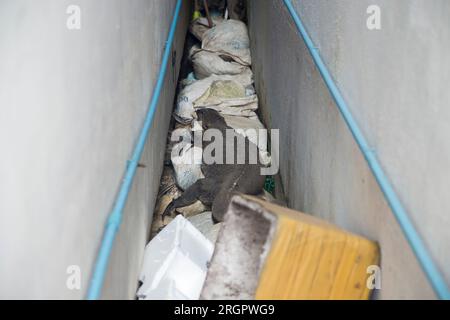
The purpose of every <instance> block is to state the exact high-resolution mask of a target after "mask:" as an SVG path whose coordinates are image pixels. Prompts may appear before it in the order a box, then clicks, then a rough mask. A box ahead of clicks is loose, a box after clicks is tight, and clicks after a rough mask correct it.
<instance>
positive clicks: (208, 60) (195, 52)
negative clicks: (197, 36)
mask: <svg viewBox="0 0 450 320" xmlns="http://www.w3.org/2000/svg"><path fill="white" fill-rule="evenodd" d="M190 58H191V61H192V65H193V67H194V73H195V77H196V78H197V79H204V78H207V77H209V76H211V75H213V74H215V75H227V74H228V75H237V74H240V73H243V72H244V71H246V70H249V67H248V66H245V65H242V64H240V63H238V62H235V61H234V60H231V61H226V59H227V57H223V56H220V54H218V53H216V52H211V51H208V50H203V49H200V48H198V47H196V46H194V47H192V49H191V52H190ZM228 60H229V59H228ZM250 72H251V71H250Z"/></svg>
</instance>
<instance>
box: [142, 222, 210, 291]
mask: <svg viewBox="0 0 450 320" xmlns="http://www.w3.org/2000/svg"><path fill="white" fill-rule="evenodd" d="M213 250H214V246H213V244H212V243H211V242H210V241H209V240H208V239H207V238H206V237H205V236H204V235H203V234H202V233H201V232H200V231H198V230H197V229H196V228H195V227H194V226H193V225H192V224H191V223H190V222H189V221H187V220H186V219H185V218H184V217H183V216H181V215H179V216H177V217H176V218H175V219H174V220H173V221H172V222H171V223H170V224H169V225H168V226H166V227H165V228H164V229H163V230H162V231H161V232H160V233H159V234H158V235H157V236H156V237H155V238H153V240H152V241H150V243H149V244H148V245H147V247H146V248H145V255H144V263H143V266H142V270H141V274H140V276H139V280H140V281H141V282H142V283H143V284H142V286H141V287H140V288H139V290H138V293H137V296H138V298H139V299H140V300H186V299H187V300H197V299H198V298H199V297H200V292H201V290H202V287H203V283H204V281H205V278H206V272H207V268H208V266H207V265H208V262H209V261H210V260H211V257H212V254H213Z"/></svg>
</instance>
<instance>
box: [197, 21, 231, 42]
mask: <svg viewBox="0 0 450 320" xmlns="http://www.w3.org/2000/svg"><path fill="white" fill-rule="evenodd" d="M211 19H212V21H213V24H214V25H215V26H217V25H219V24H220V23H222V22H223V21H224V20H223V18H222V17H211ZM208 30H210V27H209V24H208V19H207V18H204V17H201V18H198V19H195V20H194V21H192V23H191V25H190V26H189V31H190V32H191V33H192V34H193V35H194V37H196V38H197V39H198V40H199V41H200V42H201V41H203V37H204V35H205V32H206V31H208Z"/></svg>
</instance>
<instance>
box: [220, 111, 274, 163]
mask: <svg viewBox="0 0 450 320" xmlns="http://www.w3.org/2000/svg"><path fill="white" fill-rule="evenodd" d="M223 118H224V120H225V122H226V123H227V125H228V126H229V127H231V128H233V129H235V131H236V133H238V134H240V135H242V136H244V137H246V138H247V139H248V140H250V142H252V143H253V144H255V145H257V146H258V151H259V156H260V160H261V163H263V164H265V165H269V164H270V163H271V157H270V153H269V152H268V133H267V131H265V130H264V129H265V127H264V125H263V124H262V122H261V121H260V120H259V118H258V116H257V115H256V114H255V115H254V116H252V117H236V116H229V115H224V116H223ZM252 129H253V130H252ZM260 130H262V131H260Z"/></svg>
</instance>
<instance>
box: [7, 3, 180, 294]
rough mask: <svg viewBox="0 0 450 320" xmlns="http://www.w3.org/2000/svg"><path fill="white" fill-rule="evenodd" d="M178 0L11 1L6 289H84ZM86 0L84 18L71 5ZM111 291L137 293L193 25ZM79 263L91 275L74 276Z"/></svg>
mask: <svg viewBox="0 0 450 320" xmlns="http://www.w3.org/2000/svg"><path fill="white" fill-rule="evenodd" d="M175 2H176V1H175V0H170V1H168V0H127V1H124V0H95V1H92V0H40V1H34V0H3V1H1V2H0V106H1V113H0V146H1V150H2V152H1V157H0V177H1V179H0V257H1V259H0V283H1V286H0V298H12V299H14V298H26V299H33V298H44V299H46V298H54V299H63V298H64V299H79V298H82V297H83V296H84V294H85V292H86V289H87V285H88V281H89V276H90V274H91V271H92V267H93V262H94V260H95V258H96V255H97V250H98V247H99V244H100V241H101V237H102V232H103V228H104V224H105V221H106V219H107V216H108V214H109V212H110V210H111V208H112V205H113V202H114V199H115V196H116V193H117V191H118V188H119V185H120V183H121V179H122V175H123V173H124V170H125V166H126V162H127V159H128V157H129V156H130V154H131V151H132V149H133V147H134V144H135V141H136V138H137V135H138V133H139V131H140V129H141V126H142V123H143V119H144V115H145V113H146V111H147V107H148V103H149V101H150V96H151V93H152V90H153V88H154V85H155V82H156V77H157V73H158V70H159V66H160V62H161V57H162V52H163V49H164V42H165V40H166V37H167V34H168V30H169V25H170V23H171V20H172V15H173V10H174V8H175ZM71 4H75V5H79V6H80V7H81V30H76V31H69V30H68V29H67V28H66V20H67V18H68V17H69V15H68V14H67V13H66V9H67V7H68V6H69V5H71ZM186 4H187V2H186V3H185V6H184V8H183V14H182V17H181V20H180V24H179V28H178V31H177V35H176V41H175V47H174V49H175V50H176V52H177V58H178V59H177V63H176V68H174V67H173V66H172V65H171V66H169V70H168V73H167V78H166V82H165V86H164V88H165V89H164V92H163V93H162V96H161V100H160V105H159V110H158V112H157V114H156V117H155V122H154V124H155V125H154V128H153V130H152V132H151V136H150V139H149V143H148V145H147V149H146V151H145V154H144V157H143V159H142V163H143V164H145V165H146V168H141V169H139V171H138V173H137V179H136V181H135V183H134V186H133V191H132V194H131V197H130V199H129V202H128V206H127V208H126V212H125V219H124V223H123V225H122V228H121V231H120V234H119V237H118V241H117V242H116V244H115V248H114V253H113V257H112V260H111V264H110V266H111V269H110V270H109V274H108V277H107V282H106V286H105V291H104V297H106V298H133V297H134V293H135V289H136V285H137V275H138V272H139V269H140V264H141V258H142V254H143V249H144V246H145V244H146V241H147V235H148V229H149V223H150V220H151V214H152V211H153V206H154V200H155V197H156V192H157V190H158V184H159V179H160V174H161V169H162V159H163V152H164V148H165V142H166V134H167V128H168V121H169V118H170V112H171V109H172V105H173V97H174V90H175V87H176V82H177V79H176V75H177V73H178V65H179V61H180V58H181V54H182V49H183V43H184V37H185V32H186V27H187V21H188V20H187V18H188V14H187V8H186V7H187V6H186ZM70 265H77V266H79V267H80V268H81V280H82V287H81V290H80V291H77V290H74V291H71V290H69V289H68V288H67V286H66V280H67V278H68V274H67V273H66V269H67V267H68V266H70Z"/></svg>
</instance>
